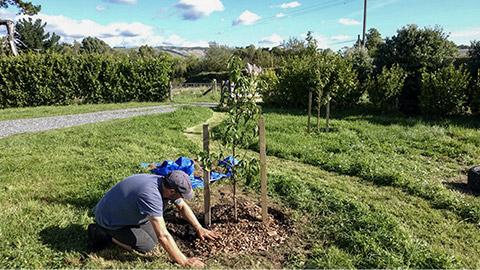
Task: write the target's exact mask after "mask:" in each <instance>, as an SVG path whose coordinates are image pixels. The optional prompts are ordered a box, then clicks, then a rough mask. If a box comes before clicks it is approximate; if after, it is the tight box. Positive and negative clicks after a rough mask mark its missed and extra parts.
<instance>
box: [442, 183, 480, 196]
mask: <svg viewBox="0 0 480 270" xmlns="http://www.w3.org/2000/svg"><path fill="white" fill-rule="evenodd" d="M443 184H444V185H446V186H447V187H448V188H450V189H454V190H456V191H458V192H461V193H463V194H467V195H472V196H475V197H478V196H480V193H478V192H474V191H472V190H471V189H470V187H469V186H468V184H467V183H458V182H443Z"/></svg>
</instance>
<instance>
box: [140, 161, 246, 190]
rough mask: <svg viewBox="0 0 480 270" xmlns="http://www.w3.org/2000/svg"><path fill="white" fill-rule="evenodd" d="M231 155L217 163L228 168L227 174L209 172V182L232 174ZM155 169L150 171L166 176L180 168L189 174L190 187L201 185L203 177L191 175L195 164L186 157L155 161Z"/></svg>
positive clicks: (145, 165)
mask: <svg viewBox="0 0 480 270" xmlns="http://www.w3.org/2000/svg"><path fill="white" fill-rule="evenodd" d="M232 161H233V157H232V156H228V157H227V158H226V159H224V160H222V161H220V162H219V163H218V165H219V166H225V167H226V168H227V170H228V173H227V174H223V173H217V172H210V183H212V182H215V181H217V180H218V179H221V178H223V177H230V176H231V175H232V168H231V166H230V164H232ZM236 164H238V160H237V159H235V165H236ZM140 165H141V166H142V167H148V166H149V165H150V164H149V163H141V164H140ZM154 165H155V166H156V168H155V169H152V170H150V172H152V173H154V174H158V175H163V176H166V175H167V174H168V173H169V172H171V171H176V170H181V171H184V172H185V173H186V174H188V175H189V176H190V179H192V187H193V188H197V187H203V179H202V178H201V177H195V176H193V171H195V166H194V164H193V160H191V159H189V158H186V157H179V158H178V159H177V160H176V161H175V162H174V161H171V160H165V161H164V162H163V163H161V164H160V163H156V164H154Z"/></svg>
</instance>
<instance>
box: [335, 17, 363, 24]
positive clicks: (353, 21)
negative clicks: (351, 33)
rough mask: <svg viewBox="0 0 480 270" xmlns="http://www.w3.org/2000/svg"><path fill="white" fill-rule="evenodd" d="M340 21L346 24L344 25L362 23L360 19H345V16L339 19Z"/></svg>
mask: <svg viewBox="0 0 480 270" xmlns="http://www.w3.org/2000/svg"><path fill="white" fill-rule="evenodd" d="M338 22H339V23H341V24H344V25H358V24H360V22H359V21H356V20H352V19H345V18H341V19H340V20H338Z"/></svg>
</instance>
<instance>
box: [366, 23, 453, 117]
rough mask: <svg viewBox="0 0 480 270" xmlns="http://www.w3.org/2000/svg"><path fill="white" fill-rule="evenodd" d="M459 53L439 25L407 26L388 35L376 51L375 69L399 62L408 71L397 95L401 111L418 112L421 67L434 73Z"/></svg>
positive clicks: (447, 64) (449, 62)
mask: <svg viewBox="0 0 480 270" xmlns="http://www.w3.org/2000/svg"><path fill="white" fill-rule="evenodd" d="M457 53H458V49H457V48H456V46H455V44H454V43H453V42H451V41H449V40H448V35H447V34H446V33H444V32H443V29H442V28H440V27H438V26H437V27H435V28H433V29H432V28H424V29H420V28H418V26H416V25H413V24H411V25H408V26H406V27H403V28H402V29H400V30H398V31H397V35H396V36H393V37H391V38H387V39H386V40H385V43H384V44H381V45H380V46H379V47H378V50H377V52H376V53H375V55H376V57H375V65H376V66H377V68H378V69H381V68H383V67H384V66H387V67H391V66H392V65H393V64H395V63H398V64H399V65H400V67H401V68H402V69H403V70H404V71H405V72H406V73H407V75H408V77H407V78H406V80H405V83H404V86H403V89H402V93H401V95H400V97H399V102H400V104H399V106H400V110H401V111H402V112H404V113H409V114H415V113H419V112H420V110H419V96H420V89H421V85H422V70H423V69H426V71H427V72H433V71H436V70H438V69H440V68H444V67H447V66H449V65H451V64H452V63H453V61H454V59H455V57H456V55H457Z"/></svg>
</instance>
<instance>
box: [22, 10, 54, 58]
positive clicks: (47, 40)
mask: <svg viewBox="0 0 480 270" xmlns="http://www.w3.org/2000/svg"><path fill="white" fill-rule="evenodd" d="M46 25H47V23H42V20H41V19H36V20H35V22H34V21H33V20H32V18H31V17H29V18H28V20H26V19H21V20H20V21H18V22H17V24H16V26H15V28H16V31H15V38H16V39H17V46H18V48H19V49H20V50H23V51H26V50H34V51H39V52H45V51H47V50H49V49H55V48H57V49H58V41H59V40H60V36H58V35H56V34H55V33H53V34H52V35H51V36H50V33H45V26H46Z"/></svg>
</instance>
